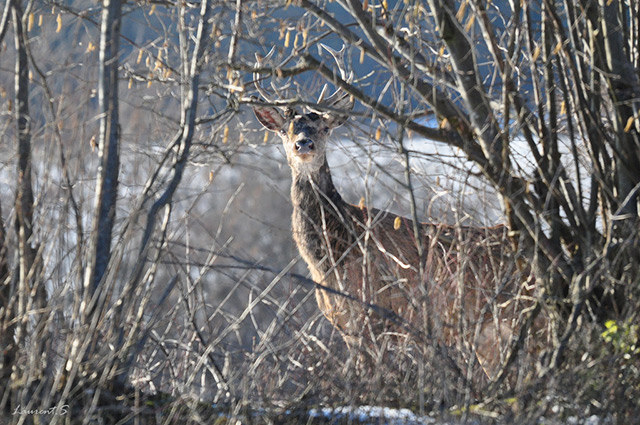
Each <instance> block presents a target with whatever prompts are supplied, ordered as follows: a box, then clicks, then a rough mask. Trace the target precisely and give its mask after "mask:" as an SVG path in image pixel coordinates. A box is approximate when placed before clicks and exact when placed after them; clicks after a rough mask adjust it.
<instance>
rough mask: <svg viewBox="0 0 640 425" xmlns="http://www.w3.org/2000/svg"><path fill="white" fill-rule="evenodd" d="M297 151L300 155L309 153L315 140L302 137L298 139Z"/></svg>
mask: <svg viewBox="0 0 640 425" xmlns="http://www.w3.org/2000/svg"><path fill="white" fill-rule="evenodd" d="M295 147H296V152H297V153H298V154H300V155H302V154H305V153H309V152H311V151H312V150H313V148H314V146H313V140H311V139H302V140H298V141H297V142H296V144H295Z"/></svg>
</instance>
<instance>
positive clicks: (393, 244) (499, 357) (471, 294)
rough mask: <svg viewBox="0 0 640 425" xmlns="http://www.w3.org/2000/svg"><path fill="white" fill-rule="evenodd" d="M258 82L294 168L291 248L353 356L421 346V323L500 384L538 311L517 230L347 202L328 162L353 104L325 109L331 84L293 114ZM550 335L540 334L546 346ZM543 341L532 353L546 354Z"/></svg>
mask: <svg viewBox="0 0 640 425" xmlns="http://www.w3.org/2000/svg"><path fill="white" fill-rule="evenodd" d="M332 54H333V55H334V58H335V59H336V62H337V63H339V62H340V59H339V58H338V55H337V54H336V52H333V53H332ZM256 57H258V56H257V55H256ZM258 60H259V62H260V60H261V58H260V57H258ZM340 72H341V74H342V75H343V78H345V79H346V77H345V72H344V71H343V70H342V68H341V69H340ZM254 83H255V84H256V87H258V90H259V92H260V94H261V96H262V97H263V98H264V99H265V100H267V102H268V103H266V104H254V106H253V112H254V114H255V116H256V118H257V120H258V122H259V123H260V124H261V125H262V126H263V127H264V128H265V129H266V130H268V131H270V132H273V133H275V134H277V135H278V136H279V137H280V139H281V140H282V144H283V147H284V151H285V154H286V158H287V162H288V165H289V167H290V169H291V203H292V206H293V212H292V218H291V227H292V235H293V240H294V242H295V244H296V246H297V248H298V251H299V253H300V255H301V257H302V259H303V260H304V261H305V263H306V264H307V266H308V268H309V271H310V274H311V278H312V279H313V281H314V282H315V283H316V284H317V286H316V289H315V295H316V301H317V304H318V307H319V309H320V311H321V312H322V314H323V315H324V317H326V319H327V320H328V321H329V322H330V323H331V324H332V325H333V327H334V328H335V329H337V330H338V331H339V333H340V334H341V336H342V339H343V340H344V342H345V343H346V345H347V347H348V349H349V351H351V352H352V353H356V352H361V351H362V349H363V347H364V348H371V347H372V346H373V347H381V346H383V345H384V344H387V343H388V341H390V340H394V341H395V342H393V343H395V344H397V343H399V342H398V341H399V340H405V341H406V340H408V339H410V338H411V328H412V325H415V327H414V328H422V329H424V328H425V326H426V328H427V329H429V332H430V337H433V338H435V339H436V340H437V341H438V343H440V344H442V345H443V346H445V347H456V348H457V349H458V350H459V351H460V352H465V353H468V354H467V355H466V357H465V356H463V357H465V359H466V361H467V362H472V361H474V360H477V361H478V363H479V364H480V366H481V369H482V371H483V372H484V376H485V377H487V378H490V379H491V378H493V377H495V376H496V375H497V373H498V372H499V370H500V367H501V365H502V364H503V363H504V362H505V357H506V356H507V352H508V350H507V348H508V347H509V346H510V344H511V342H512V341H513V340H514V338H516V337H517V335H518V332H519V330H520V329H521V326H522V322H523V320H524V319H523V318H524V317H525V316H526V314H525V313H526V311H527V309H531V308H532V306H533V295H532V294H533V289H534V284H533V283H534V282H533V278H532V277H531V275H530V273H526V272H525V273H521V272H520V271H519V268H518V266H517V262H516V261H515V258H516V255H517V252H516V251H515V250H514V248H513V246H512V244H510V243H509V241H508V229H507V227H506V226H505V225H498V226H493V227H474V226H461V225H445V224H441V223H416V222H415V221H414V220H412V219H410V218H407V217H401V216H398V215H396V214H393V213H391V212H389V211H385V210H379V209H376V208H369V207H366V206H365V205H363V204H362V203H361V204H360V205H355V204H350V203H348V202H346V201H345V200H344V199H343V197H342V196H341V194H340V191H339V190H338V188H336V186H335V185H334V182H333V179H332V175H331V169H330V167H329V164H328V162H327V155H326V153H327V146H328V145H329V143H330V139H331V134H332V131H333V130H334V129H336V128H338V127H340V126H341V125H343V124H344V123H345V122H346V121H347V120H348V118H349V113H350V111H351V110H352V108H353V106H354V100H353V98H352V97H351V96H349V95H348V94H345V93H342V92H341V91H340V90H339V89H338V90H336V92H335V93H334V94H333V95H331V96H329V97H328V98H327V99H326V100H323V98H324V93H325V91H326V86H325V89H323V90H322V94H321V95H320V99H319V102H318V103H322V105H323V108H322V110H309V111H300V110H297V109H295V108H293V107H286V108H284V110H283V109H282V108H280V107H278V106H274V104H275V103H276V101H275V100H273V99H272V96H271V95H270V94H268V93H267V92H266V90H265V89H264V88H262V87H261V86H260V84H259V83H258V82H257V76H255V75H254ZM323 111H324V112H323ZM371 306H375V307H376V308H375V309H372V308H371ZM407 324H408V325H407ZM543 328H544V323H541V324H538V326H535V327H533V329H534V332H538V333H540V334H541V335H538V336H537V337H539V338H541V339H544V338H547V336H546V333H545V332H544V331H543V330H541V329H543ZM535 329H537V331H536V330H535ZM535 338H536V336H535V335H534V336H533V337H532V338H530V339H529V340H528V341H531V342H529V344H530V345H532V346H533V345H536V344H538V345H539V343H537V342H535Z"/></svg>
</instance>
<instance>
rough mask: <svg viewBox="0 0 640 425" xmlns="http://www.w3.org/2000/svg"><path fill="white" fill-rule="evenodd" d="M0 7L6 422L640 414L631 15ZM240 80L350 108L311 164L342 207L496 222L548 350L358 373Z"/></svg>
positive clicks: (637, 53) (638, 158)
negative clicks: (392, 411) (346, 98)
mask: <svg viewBox="0 0 640 425" xmlns="http://www.w3.org/2000/svg"><path fill="white" fill-rule="evenodd" d="M0 8H1V10H2V15H1V16H0V43H1V44H0V58H2V61H1V65H0V140H2V142H3V143H0V152H1V153H0V158H1V160H0V179H1V182H2V184H1V185H0V211H1V215H0V218H1V221H0V224H1V225H0V282H1V285H2V286H1V288H2V290H1V293H0V324H1V325H0V326H1V328H0V331H1V334H0V348H1V349H2V356H1V359H0V360H1V362H0V381H1V382H0V388H2V390H0V407H2V409H3V415H4V416H2V422H3V423H5V422H6V423H76V422H77V423H81V422H82V423H99V422H100V423H128V422H134V423H141V422H144V423H201V422H204V423H212V422H215V421H216V420H220V421H225V420H227V419H228V420H229V421H230V422H231V420H232V419H233V420H236V419H238V420H241V421H242V422H243V423H244V422H252V421H255V422H268V421H272V422H275V423H282V422H287V421H289V422H291V423H298V422H299V421H301V420H305V421H306V420H310V421H312V422H313V421H316V422H319V421H320V420H321V419H320V418H311V419H310V418H309V414H308V412H309V410H308V409H309V408H310V407H318V406H330V407H332V406H345V405H360V404H384V405H390V406H400V407H408V408H410V409H412V410H413V411H414V412H415V413H416V414H420V415H427V414H429V415H432V416H436V417H438V418H444V419H447V418H449V419H451V420H462V421H464V420H467V419H469V418H473V419H474V420H477V421H479V422H485V421H486V422H511V423H514V422H517V423H525V422H531V423H533V422H537V421H538V420H540V418H542V417H545V418H547V419H548V420H552V421H558V422H561V421H565V420H567V418H569V417H575V418H587V417H590V416H591V415H593V414H595V415H598V417H599V418H600V420H601V421H602V422H603V423H609V422H611V423H631V422H632V421H633V420H634V418H635V417H637V413H638V411H639V410H640V409H639V406H638V401H637V400H638V392H639V390H640V371H639V365H638V349H637V344H638V342H637V332H638V331H637V328H638V325H637V323H638V318H637V313H636V311H637V307H638V275H639V273H638V272H639V270H638V267H639V265H640V258H639V253H640V249H639V247H638V237H639V234H638V229H639V226H638V225H639V222H638V191H639V190H640V139H639V133H640V119H639V118H640V111H639V102H638V99H639V98H640V88H639V84H638V81H639V79H640V75H639V70H640V48H639V43H640V29H639V26H638V22H640V20H639V19H638V16H639V15H640V6H638V3H637V2H636V1H633V0H620V1H617V0H613V1H604V0H602V1H593V0H581V1H578V2H569V1H562V0H558V1H551V0H540V1H531V2H519V1H516V0H509V1H506V0H505V1H497V0H494V1H490V2H483V1H480V0H461V1H454V0H424V1H420V0H415V1H414V0H406V1H397V2H396V1H388V0H383V1H377V0H364V1H359V0H335V1H324V0H321V1H315V0H294V1H286V2H281V1H270V0H260V1H250V0H236V1H235V2H223V1H212V0H202V1H200V2H187V1H177V2H174V1H164V0H160V1H138V2H126V1H125V2H122V1H118V0H105V1H103V2H102V3H96V2H86V1H80V0H79V1H72V2H57V1H48V0H39V1H34V0H31V1H30V0H6V1H5V3H4V5H3V6H1V7H0ZM321 44H325V45H327V46H330V47H333V48H334V49H336V50H339V49H340V48H342V46H344V47H345V50H344V57H343V60H342V64H340V66H343V67H345V68H346V70H348V71H353V74H354V78H353V80H351V81H348V80H347V79H345V78H344V76H343V75H342V74H341V73H340V72H339V70H338V66H337V65H336V63H335V61H334V59H333V58H332V56H331V55H330V54H329V53H328V51H327V50H326V49H324V48H323V47H320V45H321ZM272 47H275V50H274V51H273V54H272V55H271V56H269V57H268V59H266V60H259V59H260V58H263V57H265V56H266V55H267V53H268V52H270V51H271V49H272ZM256 53H257V54H258V55H259V57H256V56H255V54H256ZM253 71H255V72H256V73H257V74H258V75H259V78H260V83H261V84H262V85H263V86H266V87H268V88H269V89H270V90H272V91H276V92H277V93H278V95H279V96H278V98H277V101H276V102H275V103H276V104H278V105H280V106H286V105H288V106H299V107H304V106H315V107H318V105H316V101H317V99H318V95H319V94H320V92H321V90H322V87H323V85H324V84H329V86H330V87H331V88H341V89H342V90H344V91H346V92H348V93H349V94H350V95H351V96H353V98H354V99H355V100H356V101H357V103H356V108H355V110H354V112H353V114H352V117H351V120H350V121H349V123H348V125H346V126H345V127H344V128H343V129H341V130H340V132H337V133H336V134H334V141H333V144H332V148H331V149H330V150H331V152H330V156H329V163H330V164H331V166H332V171H333V173H334V178H335V180H336V185H337V186H338V187H339V188H340V190H341V192H342V193H343V195H344V196H345V197H346V198H347V199H348V200H349V201H350V202H352V203H355V204H358V203H360V202H364V203H365V204H366V205H372V206H376V207H377V208H382V209H388V210H391V211H393V212H395V213H398V214H402V215H405V216H409V217H412V218H414V219H418V220H419V221H431V222H446V223H449V224H460V225H474V226H483V225H492V224H496V223H502V222H504V223H507V224H508V225H509V228H510V230H511V232H510V236H511V239H512V241H511V242H512V243H514V244H517V246H518V247H519V249H520V250H521V251H522V253H523V256H524V257H523V258H525V259H526V262H527V266H528V267H530V268H531V269H532V270H534V274H535V277H536V300H535V301H536V309H534V313H532V315H535V314H543V315H545V317H548V318H549V320H550V324H551V328H552V336H553V344H552V347H550V348H549V350H548V352H546V353H545V354H544V355H543V356H541V357H539V358H538V357H534V358H529V357H527V356H524V355H523V356H520V358H519V359H518V362H517V363H516V364H514V365H507V366H506V367H515V368H517V369H518V371H519V372H518V376H519V378H518V380H517V382H516V383H510V382H504V381H495V382H488V383H484V384H482V385H477V384H476V383H473V382H471V381H468V380H466V379H464V376H461V375H460V374H459V373H456V371H455V370H452V368H450V367H449V366H447V362H446V361H445V360H443V359H442V358H441V357H439V356H438V355H436V354H434V353H433V352H432V351H433V350H431V349H430V346H429V344H428V343H427V342H424V341H423V343H424V346H423V349H421V350H418V351H415V352H408V353H405V355H403V356H398V357H397V358H395V359H394V361H385V362H381V364H379V365H378V367H377V368H376V370H375V372H373V373H369V374H362V373H361V372H359V371H358V370H357V369H356V368H355V367H354V364H353V359H352V358H351V357H350V356H349V353H348V352H347V350H346V349H345V347H344V345H343V342H342V340H341V339H340V338H339V335H337V334H336V333H335V331H334V330H333V329H332V328H331V326H330V325H329V323H328V322H327V321H326V320H325V319H324V318H323V317H322V316H321V315H320V314H319V312H318V310H317V307H316V305H315V300H314V297H313V290H314V284H313V282H312V281H310V280H309V278H308V277H307V274H306V273H307V270H306V267H305V265H304V263H303V262H302V261H301V260H300V258H299V256H298V254H297V251H296V249H295V247H294V246H293V244H292V241H291V236H290V221H289V214H290V210H291V207H290V206H289V201H288V193H287V192H288V187H289V171H288V168H287V166H286V161H285V159H284V155H283V153H282V151H281V148H280V147H279V144H278V141H277V140H275V138H274V137H272V136H271V135H269V134H264V133H263V132H262V130H259V129H258V126H257V125H256V123H255V120H254V118H253V115H252V113H251V111H250V107H249V105H251V104H255V103H256V102H261V100H259V99H257V98H256V97H254V96H257V94H258V93H257V92H256V90H255V86H254V85H253V84H252V78H253V76H252V72H253ZM514 342H516V341H514ZM514 347H515V348H516V350H515V351H516V352H517V347H518V345H517V344H515V345H514ZM430 350H431V351H430ZM63 406H68V408H67V409H66V410H68V413H67V414H66V415H53V414H37V415H34V414H14V413H15V412H16V410H17V411H18V412H21V411H23V410H24V411H29V410H34V409H36V410H38V409H49V408H54V407H55V408H56V409H58V411H59V412H60V411H61V409H62V408H63ZM21 409H22V410H21ZM452 417H453V418H452ZM336 420H338V419H336Z"/></svg>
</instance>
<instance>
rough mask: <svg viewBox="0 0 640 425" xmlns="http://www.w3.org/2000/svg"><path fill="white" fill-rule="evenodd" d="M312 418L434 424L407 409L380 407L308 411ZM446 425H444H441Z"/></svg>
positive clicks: (393, 423) (420, 424) (389, 423)
mask: <svg viewBox="0 0 640 425" xmlns="http://www.w3.org/2000/svg"><path fill="white" fill-rule="evenodd" d="M309 416H311V417H312V418H319V417H323V418H327V419H348V420H352V421H360V422H364V423H372V421H373V423H376V424H381V425H382V424H384V425H424V424H433V423H435V422H436V420H435V419H434V418H431V417H429V416H418V415H416V414H415V413H413V412H412V411H411V410H409V409H392V408H390V407H382V406H343V407H335V408H331V407H324V408H322V409H311V410H309ZM443 425H446V424H443Z"/></svg>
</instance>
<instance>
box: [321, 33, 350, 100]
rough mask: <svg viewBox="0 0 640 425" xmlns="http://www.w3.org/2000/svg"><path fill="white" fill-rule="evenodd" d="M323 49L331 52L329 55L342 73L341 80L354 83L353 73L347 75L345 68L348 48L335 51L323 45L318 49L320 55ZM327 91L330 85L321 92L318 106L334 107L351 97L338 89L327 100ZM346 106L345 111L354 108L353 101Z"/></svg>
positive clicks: (325, 86) (343, 47) (344, 47)
mask: <svg viewBox="0 0 640 425" xmlns="http://www.w3.org/2000/svg"><path fill="white" fill-rule="evenodd" d="M321 48H322V49H324V50H326V51H327V52H329V54H330V55H331V56H332V57H333V60H334V61H335V62H336V65H337V66H338V71H340V78H342V79H343V80H344V81H346V82H347V83H351V82H352V81H353V71H351V72H349V74H348V75H347V70H346V69H345V66H344V53H345V51H346V46H344V45H343V46H342V48H341V49H340V50H335V49H332V48H331V47H329V46H327V45H326V44H322V43H321V44H320V47H318V50H319V51H320V53H321V52H322V50H321ZM327 89H328V85H327V84H325V85H324V87H323V88H322V91H321V92H320V96H319V97H318V102H317V103H318V104H322V103H324V104H326V105H329V106H334V105H336V104H340V103H342V101H343V100H344V99H345V98H346V97H347V96H349V94H348V93H345V92H344V91H343V90H342V89H341V88H338V89H337V90H336V91H335V92H334V93H333V94H332V95H331V96H329V97H328V98H326V99H325V98H324V97H325V95H326V93H327ZM345 106H346V108H345V109H351V108H352V107H353V101H352V100H350V101H349V103H348V104H347V105H345Z"/></svg>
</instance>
